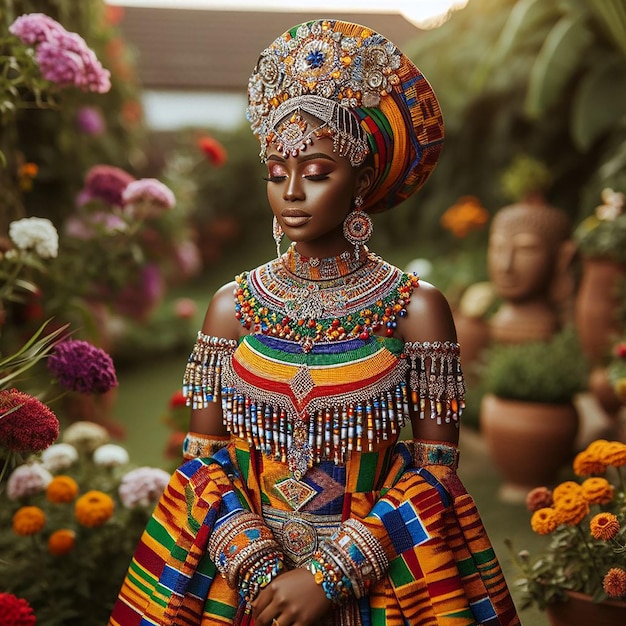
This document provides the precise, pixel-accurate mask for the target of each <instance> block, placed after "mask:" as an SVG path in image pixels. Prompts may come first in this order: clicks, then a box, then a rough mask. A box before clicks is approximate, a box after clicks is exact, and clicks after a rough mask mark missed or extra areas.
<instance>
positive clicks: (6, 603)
mask: <svg viewBox="0 0 626 626" xmlns="http://www.w3.org/2000/svg"><path fill="white" fill-rule="evenodd" d="M36 622H37V618H36V617H35V613H34V612H33V609H32V607H31V606H30V604H28V602H26V600H24V598H18V597H17V596H14V595H13V594H12V593H0V626H35V623H36Z"/></svg>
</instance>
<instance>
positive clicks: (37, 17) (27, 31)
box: [9, 13, 65, 46]
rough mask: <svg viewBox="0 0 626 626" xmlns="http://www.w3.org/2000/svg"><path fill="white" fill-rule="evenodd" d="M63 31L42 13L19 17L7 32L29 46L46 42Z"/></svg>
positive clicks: (55, 22) (61, 27) (54, 21)
mask: <svg viewBox="0 0 626 626" xmlns="http://www.w3.org/2000/svg"><path fill="white" fill-rule="evenodd" d="M64 31H65V29H64V28H63V26H61V24H59V23H58V22H57V21H56V20H53V19H52V18H51V17H49V16H47V15H45V14H44V13H27V14H25V15H21V16H20V17H18V18H17V19H16V20H15V21H14V22H13V24H11V26H9V32H10V33H11V34H12V35H15V36H16V37H19V38H20V39H21V40H22V41H23V42H24V43H25V44H28V45H29V46H32V45H34V44H38V43H41V42H43V41H48V40H49V39H51V38H52V37H53V36H54V35H55V34H57V33H62V32H64Z"/></svg>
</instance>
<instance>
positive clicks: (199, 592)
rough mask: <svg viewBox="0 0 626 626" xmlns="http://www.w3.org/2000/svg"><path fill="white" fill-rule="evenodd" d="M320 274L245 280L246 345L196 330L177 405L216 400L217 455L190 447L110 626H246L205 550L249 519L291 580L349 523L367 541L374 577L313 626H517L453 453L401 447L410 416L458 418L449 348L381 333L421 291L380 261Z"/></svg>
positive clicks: (264, 270)
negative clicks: (339, 275) (223, 529)
mask: <svg viewBox="0 0 626 626" xmlns="http://www.w3.org/2000/svg"><path fill="white" fill-rule="evenodd" d="M296 260H297V261H298V262H300V263H302V262H304V261H303V260H302V259H296ZM346 263H348V264H349V263H350V261H348V260H346ZM316 269H317V271H318V272H319V274H318V275H317V276H319V280H318V281H311V280H300V279H298V277H297V275H294V274H291V273H290V272H289V271H288V270H287V269H286V268H285V266H284V264H283V263H281V262H280V261H273V262H270V263H268V264H266V265H264V266H262V267H260V268H257V269H256V270H253V271H251V272H249V273H246V274H243V275H242V276H240V277H238V288H237V290H236V292H235V301H236V314H237V316H238V318H239V319H240V320H241V322H242V324H244V325H245V326H246V327H247V328H249V329H250V334H248V335H246V336H244V337H243V338H242V339H241V340H240V341H239V342H235V341H228V340H225V339H218V338H214V337H208V336H206V335H203V334H202V333H199V338H198V341H197V343H196V345H195V347H194V350H193V352H192V354H191V356H190V359H189V364H188V367H187V373H186V375H185V392H186V393H187V395H188V397H189V399H190V403H191V404H192V405H193V406H196V407H202V406H206V402H209V401H212V400H215V399H219V400H220V401H221V403H222V409H223V415H224V421H225V424H226V425H227V427H228V429H229V431H230V433H231V439H230V443H229V444H228V446H227V447H226V448H223V449H221V450H219V451H218V452H216V453H213V454H212V455H211V456H207V455H206V454H205V453H204V452H203V450H202V442H201V440H195V439H194V437H193V436H191V437H189V438H188V440H187V446H188V448H189V447H194V446H195V452H196V453H197V454H198V457H197V458H194V459H192V460H190V461H188V462H186V463H184V464H183V465H182V466H181V467H180V468H179V469H178V470H177V471H176V472H175V474H174V475H173V477H172V479H171V482H170V484H169V486H168V487H167V489H166V491H165V493H164V495H163V497H162V498H161V501H160V502H159V504H158V505H157V507H156V509H155V511H154V514H153V517H152V519H151V521H150V522H149V524H148V526H147V528H146V531H145V532H144V534H143V536H142V538H141V541H140V544H139V546H138V548H137V551H136V553H135V555H134V557H133V560H132V563H131V565H130V568H129V571H128V574H127V577H126V579H125V581H124V584H123V587H122V589H121V592H120V595H119V599H118V602H117V604H116V607H115V609H114V612H113V615H112V617H111V620H110V622H109V624H110V625H111V626H134V625H139V624H141V625H149V624H159V625H162V624H172V625H174V624H176V625H186V624H194V625H199V624H202V625H209V624H211V625H230V624H242V623H250V622H249V621H246V620H250V619H251V618H249V617H248V616H245V615H244V612H243V610H242V601H241V599H240V597H239V595H238V591H237V590H236V589H233V588H231V587H229V586H228V584H227V580H225V578H224V577H223V576H221V575H220V573H219V571H217V570H216V566H215V564H214V563H213V562H212V561H211V559H210V558H209V556H208V554H207V546H208V543H209V540H210V538H211V532H212V529H213V528H214V527H215V525H216V523H217V522H218V520H219V519H220V518H221V517H223V516H224V515H228V514H232V513H233V511H235V512H236V511H238V510H242V511H246V510H250V511H253V512H256V513H258V514H260V515H262V517H263V519H264V521H265V523H266V524H267V526H269V528H270V529H271V531H272V533H273V536H274V538H275V539H276V541H277V542H278V543H279V544H280V546H281V548H282V550H283V552H284V556H285V566H286V567H288V568H293V567H300V566H305V565H306V563H307V562H308V560H309V559H310V558H311V556H312V554H313V553H314V552H315V550H316V548H317V547H318V545H319V544H320V543H321V542H323V541H324V540H325V539H328V538H330V537H332V536H333V535H334V534H335V533H336V532H337V530H338V528H339V527H340V525H341V524H342V522H344V521H345V520H348V519H352V520H359V521H360V522H361V523H362V525H363V526H364V527H365V528H366V529H367V531H368V533H370V534H371V535H372V536H373V537H375V538H376V540H377V542H378V546H379V547H382V549H383V550H384V553H385V554H384V555H383V556H384V557H385V559H384V560H385V562H386V563H387V565H388V567H387V570H386V572H384V573H383V576H382V579H381V580H378V581H377V582H376V583H375V584H374V585H372V586H371V587H370V588H369V589H368V591H367V593H365V594H357V595H358V599H357V597H351V598H350V599H349V600H348V601H346V602H344V603H343V604H341V605H338V606H335V607H334V608H333V611H332V612H331V614H329V615H327V616H326V617H325V618H324V619H323V620H322V621H321V622H320V626H322V625H328V626H406V625H435V624H437V625H450V626H452V625H457V624H458V625H471V624H489V625H495V624H499V625H507V626H508V625H514V624H519V620H518V618H517V615H516V612H515V608H514V606H513V603H512V601H511V598H510V595H509V592H508V589H507V586H506V583H505V580H504V578H503V575H502V572H501V569H500V566H499V564H498V562H497V559H496V556H495V553H494V550H493V548H492V546H491V544H490V542H489V539H488V537H487V534H486V532H485V529H484V527H483V525H482V523H481V520H480V517H479V515H478V512H477V510H476V507H475V504H474V502H473V500H472V498H471V497H470V496H469V495H468V494H467V492H466V490H465V489H464V487H463V485H462V484H461V483H460V481H459V479H458V477H457V475H456V471H455V470H456V461H457V458H456V453H455V452H454V448H452V447H446V446H438V445H435V444H433V445H430V444H426V443H425V444H423V445H421V446H417V447H415V446H414V445H413V443H412V442H405V441H399V439H400V434H401V429H402V427H403V426H404V424H405V422H407V421H408V419H409V417H410V414H411V412H416V413H421V417H422V418H423V419H436V420H457V419H458V416H459V413H460V411H461V408H462V403H463V394H464V384H463V378H462V374H461V370H460V366H459V358H458V357H459V348H458V345H457V344H451V343H450V344H449V343H446V344H438V343H436V344H432V345H431V344H405V343H403V342H402V341H400V340H399V339H397V338H395V337H394V336H393V329H394V325H395V323H396V321H397V319H398V317H401V316H403V315H405V314H406V309H405V307H406V303H407V302H408V300H409V299H410V297H411V293H412V292H413V290H414V289H415V288H419V287H418V283H417V279H416V278H415V277H414V276H410V275H407V274H404V273H403V272H401V271H400V270H398V269H397V268H395V267H393V266H391V265H389V264H387V263H385V262H384V261H382V260H381V259H380V258H378V257H376V256H375V255H373V254H371V253H368V254H367V255H366V258H365V259H364V260H363V259H362V260H361V261H360V265H359V266H358V267H357V269H356V270H354V271H351V272H350V274H349V275H348V277H347V278H346V277H344V278H343V279H342V280H341V281H337V280H336V279H328V280H326V279H325V278H324V268H323V267H318V268H316ZM349 269H351V268H349ZM296 270H297V267H296ZM309 273H310V272H309ZM329 273H330V272H329ZM317 276H316V277H317ZM381 331H382V335H381ZM428 407H430V411H431V414H429V415H423V412H424V410H425V409H426V410H428ZM188 451H189V449H188ZM416 451H417V452H416ZM451 451H452V452H451Z"/></svg>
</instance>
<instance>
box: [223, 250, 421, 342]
mask: <svg viewBox="0 0 626 626" xmlns="http://www.w3.org/2000/svg"><path fill="white" fill-rule="evenodd" d="M289 258H290V257H289V253H287V254H286V255H283V257H282V258H281V259H277V260H273V261H270V262H269V263H267V264H266V265H263V266H261V267H259V268H256V269H255V270H252V271H251V272H246V273H243V274H241V275H239V276H238V277H237V287H236V289H235V291H234V295H235V315H236V317H237V318H238V319H239V320H240V322H241V324H242V325H243V326H244V327H245V328H247V329H248V330H252V332H254V333H262V334H266V335H271V336H274V337H279V338H281V339H288V340H291V341H297V342H301V343H302V346H303V349H304V350H305V351H308V350H310V349H311V347H312V345H313V343H314V342H320V341H342V340H345V339H354V338H357V337H358V338H360V339H368V338H369V337H370V336H372V335H374V334H377V333H378V332H380V331H381V330H382V329H384V331H385V334H386V335H387V336H388V337H391V336H393V333H394V330H395V329H396V327H397V319H398V318H399V317H404V316H405V315H406V305H407V304H408V302H409V300H410V298H411V294H412V292H413V289H415V288H416V287H417V286H418V278H417V276H415V275H413V274H405V273H404V272H402V271H401V270H399V269H398V268H396V267H394V266H392V265H390V264H388V263H387V262H385V261H384V260H383V259H381V258H380V257H379V256H377V255H375V254H373V253H371V252H368V253H367V255H366V258H365V262H364V263H363V264H362V265H361V266H360V267H358V268H357V269H355V270H354V271H352V272H351V273H349V274H347V275H344V276H339V277H335V278H332V279H328V280H324V279H321V280H308V279H306V278H301V277H299V276H296V275H295V274H293V273H292V272H290V271H289V270H288V269H287V267H288V266H289ZM320 263H321V264H326V265H330V262H329V261H328V260H323V261H322V260H321V261H320ZM335 263H336V265H337V267H341V266H344V265H345V263H343V262H341V261H340V260H339V259H337V260H335Z"/></svg>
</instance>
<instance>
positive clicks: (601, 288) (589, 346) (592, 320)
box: [575, 257, 626, 363]
mask: <svg viewBox="0 0 626 626" xmlns="http://www.w3.org/2000/svg"><path fill="white" fill-rule="evenodd" d="M624 279H626V264H624V263H617V262H616V261H612V260H611V259H606V258H594V257H586V258H585V259H583V273H582V279H581V282H580V286H579V288H578V294H577V296H576V305H575V321H576V330H577V331H578V336H579V338H580V343H581V346H582V348H583V351H584V352H585V354H586V355H587V356H588V357H589V359H590V360H591V361H592V362H593V363H600V362H601V361H602V359H603V358H604V357H605V356H606V355H607V354H609V352H610V349H611V344H612V342H613V341H614V339H615V337H616V336H618V335H619V333H620V329H621V324H620V320H619V307H620V300H619V297H618V292H619V287H620V282H621V281H623V280H624Z"/></svg>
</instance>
